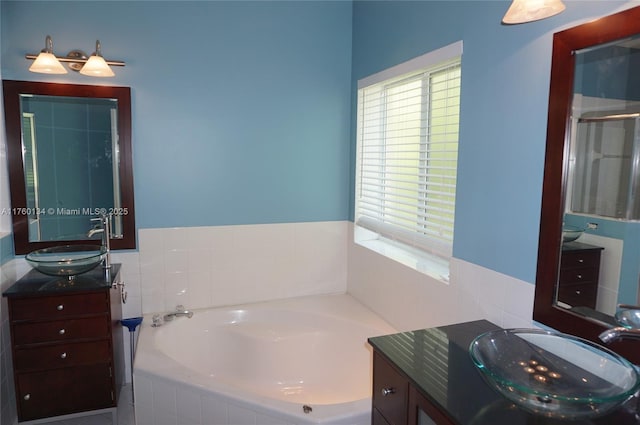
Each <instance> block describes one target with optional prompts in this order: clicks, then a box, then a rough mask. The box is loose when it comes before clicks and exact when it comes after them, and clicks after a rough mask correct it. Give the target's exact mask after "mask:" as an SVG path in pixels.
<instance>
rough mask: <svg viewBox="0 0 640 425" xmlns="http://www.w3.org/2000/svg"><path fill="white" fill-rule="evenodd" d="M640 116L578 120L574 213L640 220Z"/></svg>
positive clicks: (572, 209)
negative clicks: (639, 192) (639, 194)
mask: <svg viewBox="0 0 640 425" xmlns="http://www.w3.org/2000/svg"><path fill="white" fill-rule="evenodd" d="M638 115H639V114H629V115H619V116H615V115H614V116H608V117H602V118H581V119H580V120H579V121H578V124H577V133H576V137H577V138H576V141H575V146H574V148H575V150H574V152H573V155H574V157H573V161H574V163H573V170H572V179H571V180H572V181H571V194H570V196H571V207H570V210H571V212H573V213H578V214H588V215H596V216H601V217H610V218H617V219H623V220H640V196H638V190H639V186H640V181H639V179H640V172H639V168H640V134H639V133H640V125H638V122H639V121H640V118H639V117H638Z"/></svg>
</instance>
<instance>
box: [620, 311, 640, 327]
mask: <svg viewBox="0 0 640 425" xmlns="http://www.w3.org/2000/svg"><path fill="white" fill-rule="evenodd" d="M615 319H616V322H617V323H618V324H619V325H620V326H624V327H625V328H627V329H640V308H637V309H636V308H625V309H622V310H618V311H617V312H616V314H615Z"/></svg>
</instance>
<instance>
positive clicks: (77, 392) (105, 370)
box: [16, 364, 115, 421]
mask: <svg viewBox="0 0 640 425" xmlns="http://www.w3.org/2000/svg"><path fill="white" fill-rule="evenodd" d="M112 380H113V378H112V370H111V367H110V366H109V365H108V364H98V365H90V366H80V367H76V368H70V369H55V370H50V371H44V372H36V373H21V374H18V375H16V390H17V394H16V399H17V405H18V411H19V414H20V421H27V420H32V419H38V418H44V417H48V416H58V415H64V414H68V413H74V412H80V411H86V410H94V409H104V408H106V407H110V406H115V397H114V394H113V392H112Z"/></svg>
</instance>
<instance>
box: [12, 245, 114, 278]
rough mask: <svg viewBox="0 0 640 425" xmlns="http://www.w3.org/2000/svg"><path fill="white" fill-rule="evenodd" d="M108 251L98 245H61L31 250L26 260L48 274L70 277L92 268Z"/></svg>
mask: <svg viewBox="0 0 640 425" xmlns="http://www.w3.org/2000/svg"><path fill="white" fill-rule="evenodd" d="M106 253H107V251H106V248H104V247H102V246H97V245H61V246H55V247H52V248H44V249H38V250H36V251H33V252H30V253H29V254H27V255H26V257H25V260H27V263H29V265H30V266H31V267H33V268H34V269H36V270H38V271H39V272H41V273H44V274H46V275H50V276H67V277H70V276H75V275H78V274H81V273H86V272H88V271H89V270H92V269H93V268H95V267H96V266H97V265H98V264H100V262H101V261H102V259H103V258H104V256H105V255H106Z"/></svg>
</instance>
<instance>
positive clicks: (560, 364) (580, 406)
mask: <svg viewBox="0 0 640 425" xmlns="http://www.w3.org/2000/svg"><path fill="white" fill-rule="evenodd" d="M469 353H470V355H471V358H472V360H473V363H474V364H475V366H476V367H477V369H478V370H479V371H480V372H481V374H482V376H483V377H484V378H485V380H486V382H487V383H489V385H490V386H492V387H493V388H494V389H496V390H497V391H498V392H499V393H500V394H502V395H503V396H504V397H506V398H507V399H509V400H510V401H511V402H513V403H515V404H516V405H517V406H519V407H520V408H522V409H524V410H526V411H529V412H531V413H535V414H539V415H543V416H546V417H552V418H560V419H584V418H591V417H597V416H601V415H604V414H606V413H608V412H610V411H611V410H613V409H615V408H616V407H618V406H619V405H621V404H622V403H624V402H625V401H627V400H628V399H629V398H630V397H631V396H633V394H634V393H635V392H636V391H637V390H638V388H639V387H640V376H639V375H638V372H637V370H636V368H635V366H633V365H632V364H631V363H629V362H628V361H627V360H625V359H624V358H623V357H621V356H619V355H618V354H616V353H614V352H613V351H611V350H609V349H607V348H605V347H602V346H600V345H598V344H595V343H593V342H591V341H588V340H585V339H582V338H578V337H574V336H571V335H566V334H561V333H556V332H549V331H545V330H540V329H502V330H498V331H492V332H487V333H485V334H482V335H480V336H478V337H477V338H476V339H475V340H474V341H473V342H472V343H471V345H470V347H469Z"/></svg>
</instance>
